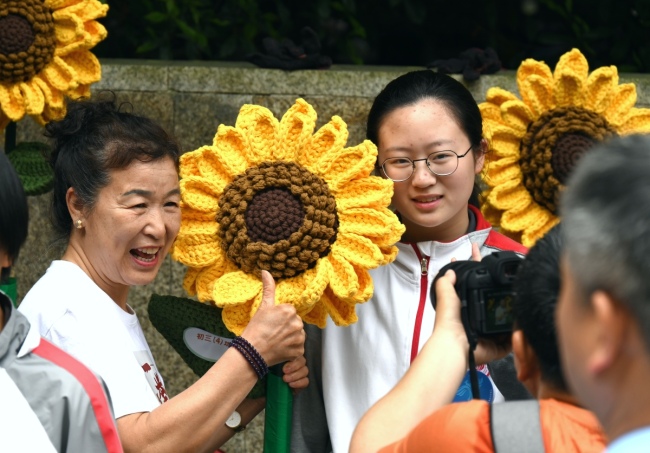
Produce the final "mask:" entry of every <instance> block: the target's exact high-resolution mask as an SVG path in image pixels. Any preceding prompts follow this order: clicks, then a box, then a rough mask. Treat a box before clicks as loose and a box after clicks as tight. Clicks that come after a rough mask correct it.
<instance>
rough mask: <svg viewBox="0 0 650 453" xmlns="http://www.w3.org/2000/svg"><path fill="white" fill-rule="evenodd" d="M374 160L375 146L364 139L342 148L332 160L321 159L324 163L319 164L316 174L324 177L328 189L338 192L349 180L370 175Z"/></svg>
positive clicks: (375, 158)
mask: <svg viewBox="0 0 650 453" xmlns="http://www.w3.org/2000/svg"><path fill="white" fill-rule="evenodd" d="M376 161H377V147H376V146H375V145H374V144H373V143H372V142H371V141H370V140H364V141H363V143H360V144H359V145H357V146H353V147H350V148H345V149H343V150H342V151H341V152H340V153H339V155H338V157H337V158H336V160H334V161H330V162H322V161H321V164H324V165H319V167H320V168H321V170H320V172H319V173H318V174H320V175H321V176H322V177H323V178H324V179H325V181H326V182H327V184H328V186H329V189H330V190H331V191H332V192H334V193H335V194H338V193H339V192H340V191H341V190H343V189H344V188H345V185H346V184H347V183H348V182H349V181H353V180H355V179H361V178H367V177H368V176H370V174H371V173H372V171H373V169H374V167H375V162H376ZM323 167H325V168H323Z"/></svg>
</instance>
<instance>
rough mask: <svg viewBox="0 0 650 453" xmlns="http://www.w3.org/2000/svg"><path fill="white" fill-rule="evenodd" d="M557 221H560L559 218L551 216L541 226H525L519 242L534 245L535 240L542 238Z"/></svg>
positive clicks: (525, 245)
mask: <svg viewBox="0 0 650 453" xmlns="http://www.w3.org/2000/svg"><path fill="white" fill-rule="evenodd" d="M558 223H560V219H559V218H558V217H555V216H553V217H551V218H550V219H549V220H548V222H546V223H545V224H543V225H541V226H537V225H536V226H535V228H532V227H531V228H526V230H525V231H524V232H523V233H522V235H521V241H520V242H521V243H522V244H523V245H524V247H528V248H531V247H532V246H533V245H535V242H537V241H538V240H540V239H541V238H543V237H544V235H545V234H546V233H547V232H548V231H549V230H550V229H551V228H553V227H554V226H555V225H557V224H558Z"/></svg>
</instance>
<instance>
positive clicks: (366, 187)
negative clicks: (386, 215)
mask: <svg viewBox="0 0 650 453" xmlns="http://www.w3.org/2000/svg"><path fill="white" fill-rule="evenodd" d="M392 198H393V181H391V180H390V179H384V178H380V177H378V176H369V177H367V178H363V179H355V180H354V181H350V182H348V183H347V184H345V185H343V186H341V187H340V190H339V192H338V193H337V194H336V210H337V211H338V212H344V211H345V210H346V209H350V208H358V207H364V208H381V207H385V206H388V205H390V201H391V199H392Z"/></svg>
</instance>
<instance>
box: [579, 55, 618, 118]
mask: <svg viewBox="0 0 650 453" xmlns="http://www.w3.org/2000/svg"><path fill="white" fill-rule="evenodd" d="M617 86H618V70H617V69H616V66H603V67H600V68H598V69H596V70H595V71H594V72H592V73H591V74H589V77H587V85H586V91H587V95H586V99H585V107H586V108H588V109H589V110H593V111H594V112H596V113H602V112H604V111H605V109H606V108H607V106H608V105H609V103H610V102H611V99H612V96H613V95H614V93H615V92H616V87H617Z"/></svg>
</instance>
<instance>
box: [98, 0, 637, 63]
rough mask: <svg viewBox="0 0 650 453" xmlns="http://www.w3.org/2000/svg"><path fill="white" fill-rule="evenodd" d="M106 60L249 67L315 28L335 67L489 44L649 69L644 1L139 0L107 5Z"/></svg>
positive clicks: (514, 55) (418, 58)
mask: <svg viewBox="0 0 650 453" xmlns="http://www.w3.org/2000/svg"><path fill="white" fill-rule="evenodd" d="M108 3H109V4H110V10H109V14H108V17H107V18H106V19H103V20H102V22H103V23H104V24H105V25H106V27H107V28H108V31H109V36H108V38H107V39H106V40H105V41H103V42H102V43H100V44H99V45H98V46H97V48H96V53H97V55H98V56H100V57H113V58H154V59H190V60H195V59H202V60H244V59H245V58H246V56H247V55H250V54H251V53H253V52H256V51H260V50H261V48H262V46H261V41H262V38H264V37H266V36H271V37H274V38H276V39H281V38H289V39H292V40H294V42H297V43H299V41H300V29H301V28H302V27H304V26H310V27H311V28H313V29H314V30H315V31H316V32H317V33H318V35H319V36H320V39H321V43H322V46H323V50H322V53H324V54H325V55H329V56H330V57H332V58H333V60H334V62H335V63H339V64H340V63H356V64H361V63H365V64H388V65H419V66H423V65H426V64H427V63H429V62H431V61H433V60H435V59H444V58H451V57H455V56H457V55H458V54H459V53H460V52H462V51H463V50H465V49H467V48H469V47H481V48H485V47H488V46H490V47H493V48H495V49H496V51H497V53H498V54H499V56H500V57H501V60H502V62H503V65H504V67H506V68H511V69H514V68H516V67H517V66H518V65H519V63H521V61H522V60H523V59H524V58H536V59H539V60H544V61H546V62H547V63H548V64H549V65H551V66H552V65H554V64H555V63H556V61H557V58H559V56H560V55H562V54H563V53H564V52H566V51H568V50H570V49H571V48H573V47H577V48H579V49H580V50H581V51H582V52H583V53H584V54H585V55H586V56H587V58H588V60H589V63H590V65H591V66H592V67H597V66H603V65H617V66H618V67H619V70H620V71H621V72H623V71H626V72H650V2H649V1H647V0H591V1H586V0H466V1H464V2H462V1H456V2H445V1H442V0H433V1H432V0H309V1H304V0H302V1H298V0H274V1H269V0H261V1H260V0H140V1H131V2H117V1H115V2H108Z"/></svg>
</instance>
